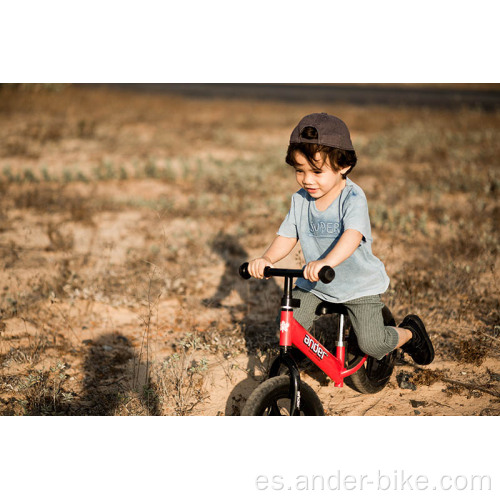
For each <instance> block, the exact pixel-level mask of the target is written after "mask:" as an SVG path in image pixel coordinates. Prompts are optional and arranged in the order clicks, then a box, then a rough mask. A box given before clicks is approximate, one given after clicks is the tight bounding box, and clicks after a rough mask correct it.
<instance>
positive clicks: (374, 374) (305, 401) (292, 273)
mask: <svg viewBox="0 0 500 500" xmlns="http://www.w3.org/2000/svg"><path fill="white" fill-rule="evenodd" d="M239 273H240V276H241V277H242V278H244V279H250V278H251V276H250V274H249V273H248V263H247V262H245V263H244V264H243V265H242V266H241V267H240V269H239ZM264 276H265V277H271V276H280V277H284V278H285V286H284V292H283V297H282V299H281V316H280V353H279V355H278V357H277V358H276V359H275V360H274V361H273V363H272V365H271V369H270V371H269V378H268V379H267V380H266V381H265V382H263V383H262V384H260V385H259V386H258V387H257V388H256V389H255V390H254V391H253V392H252V394H251V395H250V397H249V398H248V400H247V402H246V404H245V407H244V409H243V412H242V415H245V416H248V415H268V416H280V415H290V416H295V415H318V416H319V415H324V410H323V405H322V404H321V401H320V399H319V398H318V396H317V394H316V393H315V392H314V390H313V389H312V388H311V387H310V386H309V385H307V384H306V383H305V382H303V381H301V380H300V373H299V368H298V363H297V360H298V358H300V357H302V358H303V357H304V355H305V356H306V357H307V358H309V359H310V360H311V361H312V362H313V363H314V364H315V365H316V366H318V368H319V369H320V370H322V371H323V372H324V373H325V374H326V375H328V377H330V379H332V380H333V382H334V384H335V387H343V385H344V380H345V382H346V384H347V385H348V386H349V387H351V388H352V389H354V390H357V391H358V392H361V393H374V392H378V391H380V390H382V389H383V388H384V387H385V386H386V384H387V382H388V381H389V379H390V377H391V374H392V371H393V369H394V365H395V361H396V351H393V352H391V353H389V354H387V355H386V356H384V358H382V359H381V360H377V359H375V358H373V357H371V356H368V355H366V354H364V353H362V352H361V350H360V349H359V347H358V343H357V341H356V332H355V331H354V330H353V328H352V327H351V325H350V321H349V317H348V315H347V309H346V307H345V306H344V305H343V304H333V303H330V302H321V303H320V304H319V306H318V309H317V310H316V314H318V315H323V314H336V315H338V319H339V321H338V331H337V342H336V348H335V355H333V354H332V353H331V352H330V351H328V349H327V348H326V347H325V346H323V345H322V344H321V343H320V342H319V341H317V340H316V339H315V338H314V337H313V336H312V335H311V334H310V333H309V332H308V331H306V330H305V329H304V328H303V327H302V325H300V324H299V323H298V322H297V321H296V320H295V319H294V317H293V311H294V309H295V308H298V307H300V300H299V299H294V298H293V295H292V284H293V278H302V277H303V272H302V270H300V269H276V268H271V267H266V269H265V270H264ZM334 277H335V272H334V270H333V269H332V268H331V267H328V266H325V267H323V269H321V271H320V273H319V278H320V280H321V281H322V282H323V283H330V282H331V281H332V280H333V279H334ZM382 314H383V317H384V324H385V325H390V326H396V323H395V321H394V318H393V317H392V314H391V312H390V311H389V309H388V308H387V307H384V309H383V310H382ZM333 334H335V332H333ZM300 353H302V354H300ZM283 368H285V369H286V370H287V372H285V374H284V375H283V374H282V373H283Z"/></svg>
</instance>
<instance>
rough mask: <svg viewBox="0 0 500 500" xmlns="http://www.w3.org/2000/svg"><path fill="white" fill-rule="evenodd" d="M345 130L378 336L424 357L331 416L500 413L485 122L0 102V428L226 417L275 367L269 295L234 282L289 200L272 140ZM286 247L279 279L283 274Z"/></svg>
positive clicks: (295, 256)
mask: <svg viewBox="0 0 500 500" xmlns="http://www.w3.org/2000/svg"><path fill="white" fill-rule="evenodd" d="M314 111H326V112H329V113H332V114H336V115H338V116H340V117H342V118H343V119H344V120H345V121H346V122H347V124H348V125H349V127H350V129H351V132H352V138H353V142H354V144H355V146H356V148H357V153H358V157H359V162H358V165H357V166H356V168H355V169H354V171H353V173H352V175H351V178H352V179H353V180H354V182H356V183H358V184H360V185H361V186H362V187H363V189H364V190H365V192H366V194H367V197H368V200H369V206H370V215H371V220H372V228H373V233H374V240H375V241H374V252H375V254H376V255H377V256H378V257H379V258H381V259H382V260H383V261H384V263H385V265H386V268H387V271H388V273H389V275H390V277H391V285H390V288H389V290H388V291H387V293H386V294H385V296H384V300H385V302H386V303H387V304H388V306H389V307H390V308H391V310H392V312H393V314H394V316H395V317H396V320H397V321H399V320H401V319H402V318H403V317H404V316H405V315H406V314H408V313H410V312H412V313H416V314H419V315H420V316H421V317H422V318H424V320H425V321H426V324H427V326H428V331H429V333H430V336H431V338H432V340H433V342H434V345H435V349H436V360H435V362H434V363H432V364H431V365H430V366H429V367H425V368H424V367H422V368H421V367H417V366H415V365H413V364H412V363H410V362H409V361H408V359H401V360H400V362H399V364H398V365H397V367H396V369H395V372H394V374H393V376H392V378H391V381H390V383H389V385H388V386H387V387H386V388H385V389H384V390H383V391H382V392H380V393H377V394H374V395H363V394H359V393H356V392H354V391H353V390H352V389H350V388H349V387H344V388H342V389H337V388H334V387H333V383H331V381H329V380H328V379H327V378H326V377H324V376H322V374H321V373H318V372H317V371H315V370H308V371H306V372H305V373H304V374H303V377H304V379H305V380H306V381H307V382H308V383H310V385H312V386H313V388H314V389H315V390H316V391H317V392H318V394H319V396H320V398H321V400H322V401H323V404H324V407H325V410H326V413H327V414H328V415H499V414H500V317H499V290H498V283H499V257H498V255H499V254H498V249H499V241H498V235H499V231H498V229H499V228H498V221H499V220H500V217H499V203H498V193H499V188H500V183H499V164H498V158H500V116H499V114H498V112H486V111H484V110H479V109H466V108H463V109H457V110H442V109H432V108H426V107H422V108H406V107H398V108H384V107H382V106H378V107H375V106H354V105H347V104H336V105H325V104H322V105H321V106H319V105H314V104H311V103H306V104H300V103H286V104H285V103H274V102H270V101H267V102H261V101H258V100H255V101H250V100H247V101H238V100H234V99H232V100H230V101H229V100H228V101H226V100H223V99H218V100H201V99H200V100H198V99H194V98H185V97H179V96H174V95H168V94H164V95H163V94H162V95H159V94H144V95H142V94H140V93H130V92H124V91H120V90H117V89H114V90H111V89H106V88H81V87H75V86H47V85H27V86H10V85H4V86H0V256H1V257H0V264H1V266H0V280H1V281H0V282H1V284H2V285H1V288H0V314H1V317H0V335H1V337H0V339H1V340H0V414H2V415H238V414H239V413H240V412H241V409H242V407H243V405H244V402H245V400H246V399H247V398H248V396H249V394H250V393H251V391H252V390H253V389H254V388H255V387H256V386H257V385H258V383H259V382H260V381H261V380H262V379H263V378H264V377H265V373H266V370H267V368H268V366H269V363H270V360H271V358H272V356H273V355H274V354H275V353H276V346H277V336H276V327H275V317H276V314H277V310H278V304H279V297H280V293H281V288H280V287H281V282H280V281H279V280H268V281H262V282H257V281H254V280H253V281H249V282H245V281H242V280H241V279H240V278H239V277H238V275H237V268H238V266H239V265H240V264H241V263H242V262H244V261H245V260H248V259H250V258H253V257H255V256H258V255H259V254H260V253H261V252H262V251H263V250H264V248H265V247H266V246H267V244H268V243H269V242H270V241H271V239H272V238H273V235H274V233H275V231H276V229H277V227H278V226H279V224H280V222H281V220H282V219H283V217H284V216H285V215H286V213H287V210H288V205H289V200H290V196H291V195H292V193H293V192H294V191H295V190H296V186H295V184H294V179H293V175H292V173H291V172H290V169H289V167H287V166H286V165H285V164H284V155H285V151H286V146H287V141H288V138H289V133H290V131H291V130H292V128H293V126H294V125H295V124H296V122H297V121H298V120H299V119H300V118H301V117H302V116H303V115H305V114H307V113H310V112H314ZM301 263H302V256H301V253H300V249H299V248H298V249H297V250H296V251H295V252H293V253H292V254H291V255H290V256H289V257H288V258H287V259H286V260H285V261H284V262H283V266H284V267H285V266H287V267H288V266H290V267H298V266H300V264H301Z"/></svg>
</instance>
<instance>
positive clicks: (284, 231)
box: [278, 179, 389, 303]
mask: <svg viewBox="0 0 500 500" xmlns="http://www.w3.org/2000/svg"><path fill="white" fill-rule="evenodd" d="M346 229H356V230H357V231H359V232H360V233H361V234H362V235H363V239H362V240H361V243H360V245H359V246H358V248H357V249H356V250H355V251H354V253H353V254H352V255H351V256H350V257H349V258H348V259H346V260H345V261H344V262H342V263H341V264H339V265H338V266H337V267H335V279H334V280H333V281H332V282H331V283H329V284H324V283H321V281H317V282H316V283H312V282H310V281H308V280H305V279H304V278H299V279H298V280H297V282H296V285H297V286H298V287H299V288H302V289H303V290H307V291H310V292H312V293H314V295H316V296H318V297H319V298H320V299H322V300H326V301H328V302H334V303H342V302H347V301H349V300H353V299H357V298H359V297H365V296H367V295H378V294H381V293H383V292H385V291H386V290H387V287H388V286H389V277H388V276H387V273H386V272H385V267H384V264H383V263H382V262H381V261H380V260H379V259H377V257H375V256H374V255H373V253H372V241H373V239H372V232H371V227H370V217H369V215H368V203H367V201H366V196H365V193H364V192H363V190H362V189H361V188H360V187H359V186H358V185H357V184H355V183H354V182H352V181H351V180H350V179H346V186H345V188H344V189H343V190H342V192H341V193H340V195H339V196H338V197H337V198H336V199H335V200H334V201H333V202H332V204H331V205H330V206H329V207H328V208H327V209H326V210H324V211H320V210H318V209H317V208H316V202H315V200H314V198H312V197H311V196H310V195H309V193H308V192H307V191H306V190H305V189H301V190H299V191H297V192H296V193H295V194H294V195H293V196H292V205H291V208H290V212H288V215H287V216H286V218H285V220H284V221H283V223H282V224H281V226H280V228H279V230H278V234H279V235H280V236H285V237H286V238H298V240H299V241H300V245H301V247H302V252H303V254H304V258H305V260H306V262H311V261H313V260H319V259H322V258H324V257H326V255H327V254H328V253H330V251H331V250H332V249H333V247H334V246H335V245H336V244H337V242H338V240H339V239H340V237H341V236H342V234H343V232H344V231H345V230H346Z"/></svg>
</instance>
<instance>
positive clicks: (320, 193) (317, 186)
mask: <svg viewBox="0 0 500 500" xmlns="http://www.w3.org/2000/svg"><path fill="white" fill-rule="evenodd" d="M314 160H315V161H314V164H315V168H313V167H312V166H311V165H310V164H309V162H308V161H307V158H306V157H305V156H304V155H303V154H302V153H300V152H297V153H295V161H296V163H297V165H296V166H295V178H296V179H297V183H298V184H299V186H300V187H302V188H304V189H305V190H306V191H307V192H308V193H309V194H310V195H311V196H312V197H313V198H314V199H315V200H321V201H322V202H325V203H331V202H332V201H333V200H334V199H335V198H336V197H337V196H338V195H339V193H340V191H341V190H342V189H343V188H344V186H345V180H344V179H343V178H342V174H343V173H345V172H347V171H348V170H349V167H347V168H344V169H342V170H340V171H339V172H336V171H335V170H333V169H332V167H331V165H330V161H329V159H328V157H327V158H325V160H324V161H323V158H322V157H321V155H320V153H316V155H315V158H314Z"/></svg>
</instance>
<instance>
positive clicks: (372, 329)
mask: <svg viewBox="0 0 500 500" xmlns="http://www.w3.org/2000/svg"><path fill="white" fill-rule="evenodd" d="M344 305H345V307H346V309H347V311H348V313H349V318H350V320H351V323H352V326H353V328H354V331H355V332H356V338H357V340H358V345H359V348H360V349H361V350H362V351H363V352H364V353H365V354H368V355H369V356H372V357H374V358H376V359H382V358H383V357H384V356H385V355H386V354H388V353H390V352H391V351H393V350H394V349H395V348H396V347H397V345H398V343H399V340H400V339H399V334H398V332H397V330H396V328H394V327H392V326H385V325H384V318H383V316H382V309H383V307H384V304H383V303H382V301H381V300H380V296H379V295H369V296H367V297H361V298H359V299H354V300H351V301H349V302H345V303H344Z"/></svg>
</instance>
